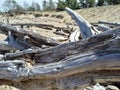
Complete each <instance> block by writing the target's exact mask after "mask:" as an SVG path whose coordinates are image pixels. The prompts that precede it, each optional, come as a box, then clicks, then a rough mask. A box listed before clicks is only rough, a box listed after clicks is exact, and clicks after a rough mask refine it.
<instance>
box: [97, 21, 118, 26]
mask: <svg viewBox="0 0 120 90" xmlns="http://www.w3.org/2000/svg"><path fill="white" fill-rule="evenodd" d="M98 23H99V24H107V25H111V26H120V22H105V21H98Z"/></svg>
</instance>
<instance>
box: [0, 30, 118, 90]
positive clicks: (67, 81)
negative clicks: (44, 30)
mask: <svg viewBox="0 0 120 90" xmlns="http://www.w3.org/2000/svg"><path fill="white" fill-rule="evenodd" d="M119 36H120V29H116V30H112V31H108V32H105V33H102V34H99V35H96V36H92V37H90V38H88V39H87V40H83V41H79V42H72V43H67V44H62V45H58V46H55V47H53V48H49V49H46V50H42V51H41V50H38V51H34V52H33V51H31V52H30V51H28V52H27V53H30V54H31V53H34V54H38V55H40V58H42V59H44V60H45V59H47V60H50V62H47V63H48V64H42V63H37V61H36V64H37V65H35V66H33V67H29V66H27V65H26V62H25V61H23V60H22V59H21V60H17V59H14V61H10V59H9V58H8V59H9V61H2V62H0V68H1V70H0V79H2V80H8V81H9V82H11V83H12V85H13V86H15V87H18V86H16V83H21V84H22V86H23V87H18V88H19V89H23V90H34V88H33V87H32V86H31V85H33V86H35V87H37V89H36V90H40V89H41V90H47V89H48V88H49V90H53V89H55V88H56V89H57V90H65V89H66V90H74V89H78V90H83V88H85V87H86V86H88V85H89V84H90V83H93V82H94V81H96V80H99V81H100V80H102V79H104V81H105V80H106V81H109V79H110V80H111V82H112V81H113V82H114V81H116V80H117V81H118V82H120V38H119ZM13 54H14V55H16V54H15V53H13ZM24 54H25V53H24ZM24 54H22V55H24ZM19 56H21V55H19ZM35 56H36V55H35ZM40 58H39V60H40ZM42 59H41V60H42ZM47 60H46V61H47ZM56 60H57V61H56ZM42 62H44V61H42ZM41 64H42V65H41ZM113 72H114V73H113ZM6 83H7V82H6ZM99 83H100V82H99ZM7 84H8V85H11V84H9V83H7ZM28 85H30V87H28ZM26 86H27V87H26Z"/></svg>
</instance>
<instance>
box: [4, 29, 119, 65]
mask: <svg viewBox="0 0 120 90" xmlns="http://www.w3.org/2000/svg"><path fill="white" fill-rule="evenodd" d="M119 30H120V29H117V30H112V31H109V32H106V33H102V34H99V35H97V36H93V37H91V38H89V39H87V40H86V41H81V42H73V43H65V44H62V45H58V46H56V47H54V48H50V49H44V50H40V49H36V50H35V49H34V50H32V49H30V51H27V52H26V50H25V51H24V50H23V51H20V52H17V53H7V54H6V55H5V58H6V59H8V60H9V59H16V58H17V57H20V56H21V57H22V56H23V57H24V55H27V56H32V57H34V58H32V60H35V61H36V63H41V64H42V63H53V62H57V61H60V60H65V58H68V57H69V56H72V55H73V56H75V54H76V53H79V54H81V53H85V52H86V51H87V52H88V51H91V50H92V51H95V52H96V53H97V52H101V51H105V50H107V49H108V48H111V50H112V47H114V46H113V45H111V43H115V44H116V45H117V46H119V39H118V41H116V39H115V37H117V35H118V33H119ZM115 35H116V36H115ZM113 38H114V39H113ZM111 39H113V40H114V42H112V41H110V40H111ZM109 44H110V45H109ZM108 45H109V46H108ZM113 50H114V48H113ZM118 50H119V49H118ZM87 52H86V53H87ZM106 52H107V51H106Z"/></svg>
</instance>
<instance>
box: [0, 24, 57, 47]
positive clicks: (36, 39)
mask: <svg viewBox="0 0 120 90" xmlns="http://www.w3.org/2000/svg"><path fill="white" fill-rule="evenodd" d="M0 30H1V31H2V32H3V33H4V34H6V35H8V32H9V31H11V33H12V34H14V35H15V36H16V37H17V38H24V37H25V36H28V39H29V40H30V42H31V43H33V45H34V44H35V43H37V44H36V45H38V46H40V45H42V44H45V45H49V46H56V45H59V42H58V41H56V40H54V39H52V38H48V37H44V36H41V35H39V34H37V33H34V32H31V31H26V30H23V29H20V30H18V29H16V28H14V27H12V26H0Z"/></svg>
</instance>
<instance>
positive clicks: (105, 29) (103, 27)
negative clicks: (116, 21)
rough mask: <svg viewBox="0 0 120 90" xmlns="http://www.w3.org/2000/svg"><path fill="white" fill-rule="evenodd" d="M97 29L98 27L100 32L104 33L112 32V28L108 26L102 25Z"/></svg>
mask: <svg viewBox="0 0 120 90" xmlns="http://www.w3.org/2000/svg"><path fill="white" fill-rule="evenodd" d="M97 27H98V30H100V31H103V32H104V31H108V30H112V28H110V27H109V26H106V25H104V24H100V25H98V26H97Z"/></svg>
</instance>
